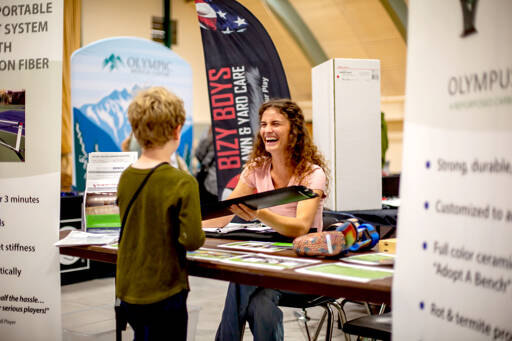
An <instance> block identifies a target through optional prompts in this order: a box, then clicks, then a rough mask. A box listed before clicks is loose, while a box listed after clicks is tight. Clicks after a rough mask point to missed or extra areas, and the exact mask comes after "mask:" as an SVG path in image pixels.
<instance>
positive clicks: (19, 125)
mask: <svg viewBox="0 0 512 341" xmlns="http://www.w3.org/2000/svg"><path fill="white" fill-rule="evenodd" d="M0 162H25V90H7V89H0Z"/></svg>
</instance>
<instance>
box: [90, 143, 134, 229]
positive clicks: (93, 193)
mask: <svg viewBox="0 0 512 341" xmlns="http://www.w3.org/2000/svg"><path fill="white" fill-rule="evenodd" d="M135 161H137V153H136V152H93V153H90V154H89V162H88V163H87V176H86V186H85V193H84V203H85V204H84V215H83V216H84V217H85V230H86V232H93V233H106V232H111V233H115V232H119V228H120V227H121V218H120V216H119V207H118V206H117V204H116V199H117V184H118V183H119V178H120V177H121V174H122V173H123V171H124V170H125V169H126V168H127V167H128V166H129V165H131V164H132V163H134V162H135Z"/></svg>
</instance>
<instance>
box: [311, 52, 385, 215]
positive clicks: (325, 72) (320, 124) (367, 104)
mask: <svg viewBox="0 0 512 341" xmlns="http://www.w3.org/2000/svg"><path fill="white" fill-rule="evenodd" d="M312 83H313V84H312V86H313V139H314V141H315V144H316V145H317V146H318V148H319V149H320V151H321V152H322V153H323V155H324V156H325V158H326V160H327V165H328V166H329V169H330V170H331V179H330V180H331V181H330V186H329V196H328V198H327V199H326V202H325V206H326V207H327V208H329V209H332V210H336V211H347V210H362V209H380V208H382V166H381V122H380V120H381V118H380V117H381V116H380V61H379V60H373V59H341V58H336V59H330V60H328V61H326V62H324V63H322V64H320V65H317V66H315V67H314V68H313V70H312Z"/></svg>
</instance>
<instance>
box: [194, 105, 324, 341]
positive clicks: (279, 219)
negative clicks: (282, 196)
mask: <svg viewBox="0 0 512 341" xmlns="http://www.w3.org/2000/svg"><path fill="white" fill-rule="evenodd" d="M259 118H260V131H259V134H258V136H257V137H256V141H255V143H254V147H253V151H252V154H251V156H250V158H249V161H248V162H247V163H246V165H245V168H244V170H243V172H242V174H241V176H240V180H239V182H238V184H237V186H236V187H235V189H234V190H233V192H232V193H231V195H230V196H229V198H237V197H241V196H244V195H249V194H253V193H255V192H264V191H269V190H273V189H278V188H283V187H288V186H293V185H303V186H306V187H308V188H310V189H312V190H313V191H314V192H315V193H316V194H318V196H317V197H316V198H313V199H309V200H303V201H300V202H294V203H289V204H285V205H280V206H275V207H270V208H266V209H260V210H253V209H251V208H249V207H247V206H245V205H243V204H239V205H233V206H231V211H232V212H233V213H234V214H235V215H237V216H239V217H240V218H242V219H244V220H249V221H251V220H255V219H258V220H260V221H261V222H263V223H264V224H266V225H268V226H271V227H272V228H273V229H274V230H275V231H277V232H278V233H280V234H282V235H284V236H288V237H298V236H301V235H304V234H306V233H308V232H309V230H310V228H312V227H314V228H316V229H317V230H318V231H321V230H322V227H323V226H322V212H323V202H324V198H325V192H326V189H327V176H326V173H327V172H328V170H327V167H326V164H325V161H324V159H323V157H322V155H321V154H320V153H319V152H318V149H317V148H316V146H315V145H314V144H313V141H312V139H311V135H310V134H309V131H308V129H307V127H306V122H305V120H304V114H303V113H302V110H301V109H300V107H299V106H298V105H297V104H296V103H295V102H293V101H291V100H289V99H276V100H271V101H268V102H266V103H264V104H263V105H262V106H261V108H260V110H259ZM232 218H233V216H227V217H221V218H216V219H211V220H205V221H203V227H219V226H225V225H226V224H227V223H228V222H229V221H231V219H232ZM281 295H282V292H281V291H279V290H274V289H268V288H259V287H254V286H248V285H241V284H236V283H231V284H230V286H229V289H228V294H227V297H226V303H225V307H224V312H223V314H222V321H221V323H220V326H219V329H218V330H217V335H216V340H222V341H226V340H237V341H238V340H240V336H241V333H242V329H243V326H245V322H246V321H248V322H249V326H250V328H251V331H252V334H253V337H254V340H255V341H259V340H265V341H268V340H282V339H283V322H282V320H283V313H282V312H281V310H280V309H279V307H278V304H279V299H280V297H281Z"/></svg>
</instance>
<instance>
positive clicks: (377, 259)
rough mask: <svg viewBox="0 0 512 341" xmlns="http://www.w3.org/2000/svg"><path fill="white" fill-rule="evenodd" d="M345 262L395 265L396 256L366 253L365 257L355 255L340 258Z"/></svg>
mask: <svg viewBox="0 0 512 341" xmlns="http://www.w3.org/2000/svg"><path fill="white" fill-rule="evenodd" d="M340 259H341V260H342V261H343V262H349V263H354V264H361V265H372V266H380V265H393V263H394V262H395V255H392V254H389V253H366V254H363V255H355V256H349V257H343V258H340Z"/></svg>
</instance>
